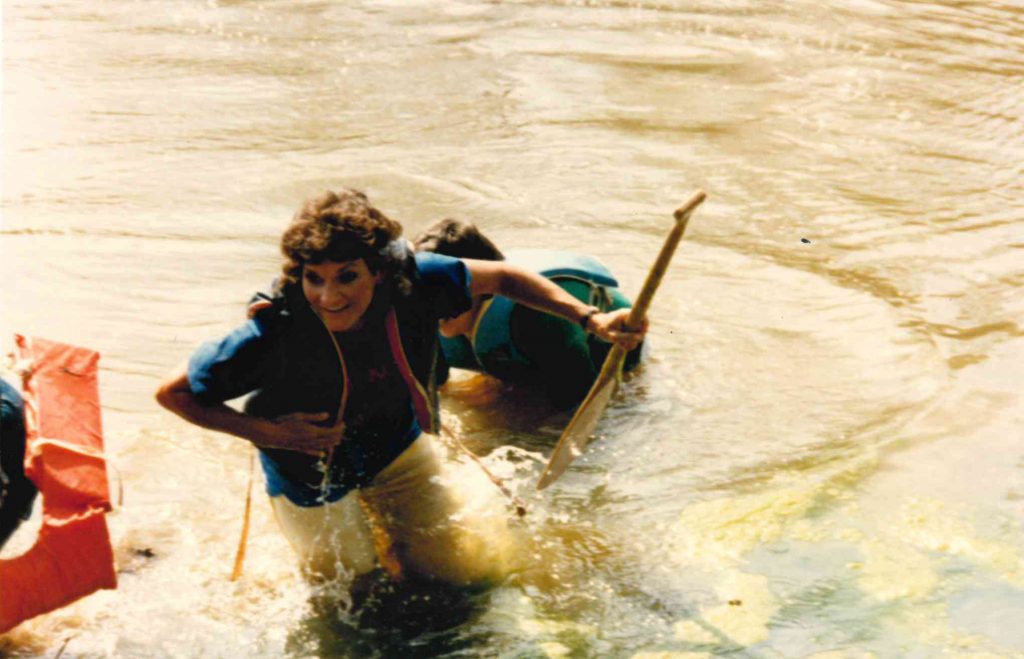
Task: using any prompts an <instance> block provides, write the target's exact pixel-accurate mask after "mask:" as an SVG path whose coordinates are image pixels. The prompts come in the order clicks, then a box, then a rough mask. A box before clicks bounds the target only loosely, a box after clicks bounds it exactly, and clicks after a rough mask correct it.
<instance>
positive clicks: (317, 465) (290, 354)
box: [157, 189, 643, 584]
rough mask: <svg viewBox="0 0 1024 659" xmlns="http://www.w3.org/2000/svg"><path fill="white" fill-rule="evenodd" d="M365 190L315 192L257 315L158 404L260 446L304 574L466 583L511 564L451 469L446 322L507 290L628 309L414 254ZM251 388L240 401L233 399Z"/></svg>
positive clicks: (574, 317)
mask: <svg viewBox="0 0 1024 659" xmlns="http://www.w3.org/2000/svg"><path fill="white" fill-rule="evenodd" d="M401 232H402V227H401V225H400V224H398V223H397V222H395V221H393V220H391V219H389V218H387V217H386V216H385V215H384V214H383V213H381V212H380V211H379V210H377V209H376V208H374V207H373V206H372V205H371V204H370V203H369V201H368V199H367V198H366V196H365V195H364V194H362V193H360V192H357V191H354V190H345V189H343V190H340V191H338V192H328V193H325V194H323V195H321V196H319V197H316V198H314V199H311V200H309V201H307V202H306V203H305V204H304V205H303V206H302V207H301V208H300V209H299V211H298V212H297V213H296V215H295V217H294V219H293V220H292V222H291V224H290V225H289V226H288V227H287V229H286V230H285V232H284V234H283V236H282V238H281V251H282V253H283V255H284V267H283V273H282V276H281V277H280V279H279V280H278V281H277V282H275V285H274V289H273V291H272V292H271V293H270V294H267V295H259V296H257V301H256V303H255V305H254V306H253V310H252V312H251V315H252V317H251V318H250V320H249V321H248V322H246V323H245V324H244V325H242V326H241V327H239V328H237V329H236V330H234V331H233V332H231V333H230V334H228V335H227V336H226V337H224V338H222V339H221V340H219V341H215V342H211V343H207V344H205V345H203V346H202V347H200V348H199V349H198V350H197V351H196V352H195V353H194V354H193V356H192V358H191V360H190V362H189V364H188V367H187V369H186V370H184V371H183V372H181V373H179V374H177V375H176V376H174V377H172V378H171V379H170V380H168V381H167V382H165V383H164V384H163V385H162V386H161V387H160V389H159V391H158V392H157V400H158V401H159V402H160V404H161V405H163V406H164V407H166V408H167V409H169V410H171V411H172V412H174V413H175V414H177V415H179V416H181V417H183V418H184V419H186V420H187V421H190V422H192V423H194V424H196V425H199V426H201V427H203V428H208V429H211V430H216V431H219V432H224V433H227V434H230V435H234V436H236V437H240V438H242V439H244V440H246V441H248V442H250V443H252V444H253V445H254V446H256V448H257V449H259V456H260V461H261V464H262V467H263V470H264V473H265V475H266V482H267V493H268V494H269V495H270V500H271V504H272V507H273V509H274V512H275V515H276V517H277V519H278V522H279V523H280V526H281V527H282V530H283V531H284V533H285V535H286V536H287V537H288V539H289V540H290V541H291V543H292V545H293V547H295V549H296V551H297V552H298V553H299V556H300V560H301V563H302V565H303V568H304V570H305V571H306V573H307V574H308V575H310V576H311V577H314V578H334V577H335V576H336V575H338V574H339V573H344V574H347V575H348V576H349V577H352V576H354V575H358V574H362V573H367V572H369V571H371V570H373V569H374V568H375V567H377V566H381V567H383V568H385V569H386V570H387V571H388V572H389V573H390V574H392V575H393V576H395V577H398V576H414V577H420V578H427V579H437V580H441V581H446V582H450V583H456V584H468V583H474V582H482V581H486V580H488V579H493V578H500V577H501V576H503V571H504V568H505V562H506V559H507V557H506V556H505V555H504V553H503V550H502V549H501V548H500V542H489V541H488V539H487V538H485V537H484V536H485V534H487V533H488V531H485V530H483V529H481V528H474V526H473V524H472V523H471V522H470V521H468V520H469V519H470V516H465V515H460V514H456V513H459V512H460V503H459V502H458V497H456V496H455V495H454V494H453V493H452V491H451V490H450V489H449V488H448V487H447V486H446V485H445V483H444V481H443V479H442V478H440V475H441V473H442V471H441V461H440V459H439V456H438V452H437V450H436V449H435V445H434V439H433V437H432V435H430V434H426V433H433V432H436V431H437V428H438V406H437V399H436V394H435V384H436V377H435V368H436V367H437V362H438V353H439V348H438V339H437V327H438V322H439V321H441V320H444V319H448V318H454V317H457V316H459V315H461V314H463V313H465V312H466V311H467V310H469V309H470V308H471V306H472V304H473V299H474V297H478V296H481V295H502V296H505V297H508V298H510V299H513V300H515V301H517V302H519V303H520V304H525V305H528V306H531V307H533V308H536V309H540V310H542V311H546V312H548V313H551V314H554V315H557V316H560V317H562V318H565V319H568V320H570V321H572V322H574V323H578V324H579V325H581V326H582V327H583V328H584V329H586V330H587V331H590V332H592V333H593V334H595V335H597V336H598V337H600V338H602V339H604V340H606V341H618V342H621V343H622V344H623V345H624V346H626V347H627V348H633V347H635V346H636V345H638V344H639V342H640V341H641V340H642V338H643V336H642V332H630V331H627V330H626V329H625V326H624V324H625V319H626V316H627V314H628V311H627V310H625V309H623V310H619V311H615V312H610V313H602V312H601V311H600V310H598V309H597V308H595V307H590V306H587V305H586V304H584V303H582V302H580V301H579V300H577V299H576V298H574V297H573V296H571V295H569V294H567V293H566V292H565V291H563V290H562V289H561V288H559V287H558V286H556V285H555V284H552V283H551V282H550V281H548V280H546V279H544V278H543V277H541V276H539V275H535V274H532V273H530V272H527V271H525V270H522V269H520V268H516V267H514V266H510V265H509V264H507V263H504V262H501V261H476V260H469V259H466V260H462V259H457V258H453V257H448V256H442V255H438V254H430V253H421V254H415V255H413V254H412V252H411V250H410V248H409V246H408V244H407V243H406V242H405V241H404V240H402V239H401V238H400V235H401ZM244 395H248V396H249V397H248V399H247V401H246V403H245V407H244V412H238V411H236V410H234V409H233V408H231V407H229V406H228V405H226V402H227V401H229V400H232V399H234V398H239V397H241V396H244Z"/></svg>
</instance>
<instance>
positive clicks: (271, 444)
mask: <svg viewBox="0 0 1024 659" xmlns="http://www.w3.org/2000/svg"><path fill="white" fill-rule="evenodd" d="M156 400H157V402H158V403H160V405H161V406H163V407H164V408H166V409H168V410H170V411H171V412H174V413H175V414H177V415H178V416H180V417H181V418H183V419H185V420H186V421H188V422H189V423H193V424H195V425H197V426H200V427H202V428H207V429H209V430H216V431H217V432H223V433H227V434H229V435H234V436H235V437H240V438H242V439H245V440H247V441H249V442H252V443H253V444H254V445H256V446H257V447H259V448H277V449H286V450H289V451H298V452H300V453H308V454H311V455H318V454H319V453H320V452H321V451H324V450H326V449H328V448H330V447H332V446H334V445H336V444H337V443H338V442H339V441H340V440H341V435H342V431H343V425H342V424H341V423H340V422H339V423H337V424H335V425H333V426H321V425H318V423H317V422H323V421H324V420H325V419H327V418H328V416H329V415H328V414H327V413H326V412H324V413H318V414H307V413H304V412H296V413H293V414H286V415H284V416H280V417H277V418H275V419H261V418H259V417H255V416H251V415H248V414H243V413H242V412H238V411H237V410H234V409H232V408H230V407H228V406H227V405H225V404H224V403H216V404H213V405H206V404H203V403H201V402H200V401H199V399H198V398H197V397H196V395H195V394H194V393H192V387H191V385H190V384H189V381H188V374H187V373H186V372H185V371H182V372H180V373H179V374H178V375H176V376H174V377H172V378H171V379H169V380H167V381H166V382H164V383H163V384H162V385H161V386H160V388H159V389H157V392H156Z"/></svg>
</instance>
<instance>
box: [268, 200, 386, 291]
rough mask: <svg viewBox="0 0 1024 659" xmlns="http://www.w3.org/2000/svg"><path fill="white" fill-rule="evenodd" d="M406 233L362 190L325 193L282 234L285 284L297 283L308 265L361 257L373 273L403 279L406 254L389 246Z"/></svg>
mask: <svg viewBox="0 0 1024 659" xmlns="http://www.w3.org/2000/svg"><path fill="white" fill-rule="evenodd" d="M401 235H402V225H401V224H399V223H398V222H396V221H394V220H392V219H390V218H388V217H387V216H386V215H384V213H382V212H380V211H379V210H377V209H376V208H374V207H373V206H372V205H371V204H370V200H369V199H367V197H366V195H365V194H363V193H362V192H359V191H358V190H351V189H348V188H342V189H340V190H338V191H336V192H325V193H323V194H321V195H319V196H317V197H313V198H312V199H308V200H306V202H305V203H303V204H302V207H301V208H299V210H298V211H297V212H296V213H295V217H293V218H292V221H291V224H289V225H288V228H287V229H285V231H284V234H282V236H281V253H282V254H283V255H284V258H285V262H284V265H283V267H282V274H283V277H282V281H281V283H282V285H283V284H287V283H298V282H299V281H300V280H301V278H302V268H303V266H304V265H305V264H307V263H313V264H317V263H323V262H324V261H351V260H354V259H360V258H361V259H364V260H365V261H366V265H367V267H369V269H370V271H371V272H373V273H377V272H381V271H384V272H385V274H387V275H394V276H398V277H400V273H401V268H400V265H401V262H402V256H401V255H400V254H394V253H392V251H391V250H387V249H385V248H387V247H388V245H389V243H391V241H393V240H395V239H396V238H398V237H399V236H401ZM398 283H399V284H401V280H399V282H398ZM404 288H405V286H402V285H399V289H400V290H402V289H404Z"/></svg>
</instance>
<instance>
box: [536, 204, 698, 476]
mask: <svg viewBox="0 0 1024 659" xmlns="http://www.w3.org/2000/svg"><path fill="white" fill-rule="evenodd" d="M704 198H705V194H704V191H703V190H697V191H696V192H694V193H693V195H692V196H691V197H690V199H689V201H687V202H686V203H685V204H683V205H682V206H680V207H679V209H678V210H677V211H676V212H675V220H676V221H675V225H674V226H673V227H672V230H671V231H669V233H668V237H666V238H665V244H664V245H662V247H661V252H660V253H659V254H658V258H657V259H656V260H655V261H654V265H652V266H651V271H650V272H648V273H647V281H645V282H644V287H643V288H642V289H641V290H640V295H639V296H637V299H636V302H635V303H634V304H633V308H632V309H631V310H630V312H629V318H628V319H627V320H626V325H627V327H639V326H640V323H641V322H642V321H643V319H644V317H645V316H646V315H647V308H648V307H649V306H650V305H651V299H652V298H653V297H654V292H655V291H657V290H658V284H660V283H661V279H662V277H664V276H665V272H666V271H667V270H668V264H669V262H670V261H671V260H672V255H673V254H675V251H676V246H677V245H679V241H680V240H681V239H682V237H683V232H684V231H685V230H686V224H687V222H689V220H690V214H691V213H693V211H694V209H695V208H697V206H700V204H701V202H703V201H704ZM625 359H626V350H625V349H624V348H623V347H622V346H620V345H619V344H615V345H613V346H612V349H611V350H610V351H609V352H608V356H607V357H606V358H605V360H604V365H603V366H602V367H601V372H600V373H599V374H598V376H597V380H596V381H595V382H594V385H593V386H592V387H591V388H590V391H589V392H588V393H587V397H586V398H584V399H583V403H581V404H580V406H579V408H578V409H577V410H576V414H574V415H573V417H572V419H571V420H570V421H569V425H568V426H566V427H565V430H564V431H563V432H562V436H561V437H560V438H559V440H558V444H557V445H556V446H555V450H554V452H553V453H552V454H551V458H550V459H549V460H548V465H547V467H545V468H544V473H542V474H541V475H540V480H538V481H537V489H538V490H543V489H544V488H545V487H547V486H548V485H551V484H552V483H554V482H555V480H557V479H558V477H559V476H561V475H562V473H563V472H564V471H565V470H566V469H567V468H568V467H569V465H570V464H571V463H572V461H573V460H575V459H576V458H577V457H579V456H580V455H581V454H582V453H583V449H585V448H586V447H587V442H588V441H590V436H591V435H592V434H593V433H594V429H595V428H596V427H597V422H598V420H600V418H601V414H603V413H604V408H605V407H607V405H608V402H609V401H610V400H611V398H612V395H613V394H614V393H615V391H616V389H618V386H619V382H620V381H621V380H622V363H623V361H624V360H625Z"/></svg>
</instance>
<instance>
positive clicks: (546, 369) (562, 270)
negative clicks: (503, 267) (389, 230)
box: [413, 219, 641, 408]
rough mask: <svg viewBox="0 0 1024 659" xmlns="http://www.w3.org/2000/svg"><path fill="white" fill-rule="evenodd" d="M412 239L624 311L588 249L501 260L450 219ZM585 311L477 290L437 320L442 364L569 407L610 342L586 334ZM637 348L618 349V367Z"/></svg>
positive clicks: (476, 234) (424, 247) (476, 233)
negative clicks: (464, 307)
mask: <svg viewBox="0 0 1024 659" xmlns="http://www.w3.org/2000/svg"><path fill="white" fill-rule="evenodd" d="M413 243H414V245H415V247H416V251H417V252H432V253H435V254H444V255H447V256H454V257H457V258H464V259H465V258H468V259H482V260H488V261H506V262H510V263H515V264H519V265H522V266H524V267H527V268H529V269H531V270H533V271H535V272H537V273H539V274H541V275H543V276H544V277H546V278H547V279H549V280H550V281H552V282H553V283H555V284H557V285H558V286H559V287H561V288H563V289H564V290H565V291H566V292H568V293H569V294H571V295H573V296H574V297H576V298H577V299H579V300H581V301H582V302H584V303H585V304H593V305H595V307H594V309H595V310H597V309H598V308H600V310H613V311H617V313H619V314H626V313H628V309H629V307H630V306H631V305H630V302H629V300H628V299H627V298H626V297H625V296H624V295H623V294H622V293H621V292H620V291H619V290H618V282H617V281H616V280H615V278H614V277H613V276H612V274H611V272H609V271H608V269H607V268H606V267H605V266H604V265H603V264H602V263H601V262H600V261H598V260H597V259H595V258H593V257H590V256H585V255H582V254H576V253H573V252H568V251H561V250H549V249H531V250H517V251H515V252H510V254H509V258H508V259H506V257H505V255H504V254H502V252H501V250H499V249H498V248H497V246H495V244H494V243H493V242H491V241H490V240H489V239H488V238H487V237H486V236H485V235H483V233H481V232H480V230H479V229H478V228H477V227H476V226H475V225H473V224H471V223H469V222H464V221H461V220H455V219H444V220H440V221H438V222H435V223H434V224H432V225H430V226H429V227H427V228H426V229H425V230H424V231H423V232H422V233H421V234H420V235H419V236H417V237H416V239H415V240H414V241H413ZM590 318H591V317H587V318H585V319H584V320H583V321H581V322H580V323H574V322H570V321H569V320H566V319H565V318H563V317H558V316H553V315H551V314H548V313H545V312H543V311H538V310H536V309H533V308H530V307H529V306H523V305H520V304H515V303H514V302H513V301H512V300H508V299H504V298H502V297H498V298H492V297H491V296H488V295H478V296H476V297H474V298H473V305H472V307H471V308H470V309H469V310H468V311H466V312H465V313H463V314H462V315H460V316H458V317H456V318H454V319H451V320H442V321H441V323H440V332H441V336H442V338H441V347H442V352H443V356H444V359H445V362H446V364H447V365H448V366H453V367H456V368H463V369H467V370H471V371H478V372H482V373H486V374H488V375H491V376H494V377H496V378H498V379H499V380H502V381H506V382H512V383H520V384H527V385H530V386H535V387H537V388H539V389H540V390H541V391H543V393H544V394H545V396H546V397H547V399H548V400H549V401H550V402H551V403H552V404H554V405H555V406H556V407H559V408H566V407H571V406H574V405H577V404H579V403H580V401H582V400H583V398H584V397H585V396H586V394H587V392H588V391H589V390H590V387H591V385H592V384H593V383H594V380H595V379H596V378H597V374H598V373H599V372H600V370H601V366H602V364H603V363H604V359H605V357H606V356H607V355H608V351H609V349H610V347H611V344H609V343H607V342H605V341H602V340H600V338H598V337H595V336H593V335H590V334H589V330H591V329H593V328H592V327H591V326H590ZM598 336H600V335H598ZM640 352H641V349H640V346H637V347H636V348H634V349H633V350H632V351H631V352H630V353H629V354H628V355H627V356H626V361H625V365H624V368H625V370H627V371H629V370H631V369H633V368H634V367H635V366H636V365H637V364H638V363H639V361H640Z"/></svg>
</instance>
